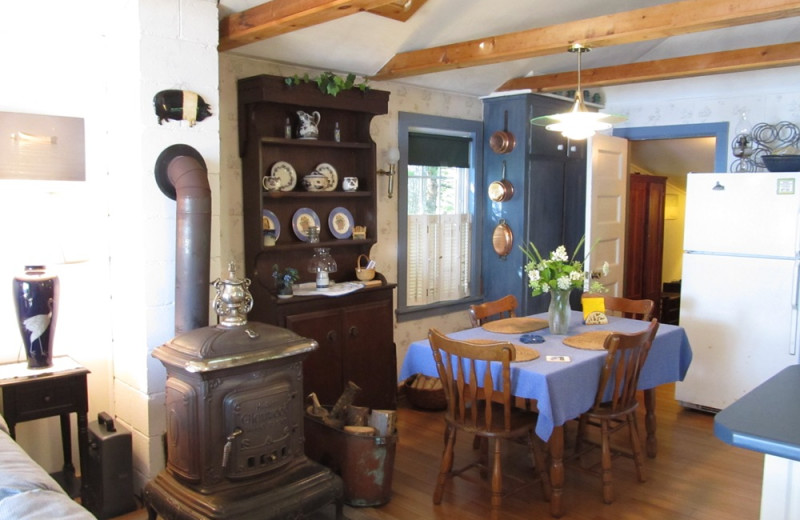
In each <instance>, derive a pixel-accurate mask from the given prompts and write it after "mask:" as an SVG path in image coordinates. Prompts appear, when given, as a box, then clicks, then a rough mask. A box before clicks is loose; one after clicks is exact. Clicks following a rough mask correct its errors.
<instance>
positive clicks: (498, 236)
mask: <svg viewBox="0 0 800 520" xmlns="http://www.w3.org/2000/svg"><path fill="white" fill-rule="evenodd" d="M513 245H514V233H512V232H511V227H509V225H508V223H507V222H506V219H504V218H501V219H500V222H499V223H498V224H497V226H496V227H495V228H494V231H493V232H492V248H494V252H495V253H497V256H499V257H500V258H501V259H503V260H505V259H506V257H507V256H508V255H509V253H511V248H512V247H513Z"/></svg>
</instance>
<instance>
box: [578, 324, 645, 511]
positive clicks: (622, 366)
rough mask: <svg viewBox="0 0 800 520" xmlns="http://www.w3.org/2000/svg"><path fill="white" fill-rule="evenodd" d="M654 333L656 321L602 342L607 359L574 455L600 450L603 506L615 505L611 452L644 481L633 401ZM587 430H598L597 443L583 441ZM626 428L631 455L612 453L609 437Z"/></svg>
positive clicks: (634, 401) (615, 451)
mask: <svg viewBox="0 0 800 520" xmlns="http://www.w3.org/2000/svg"><path fill="white" fill-rule="evenodd" d="M657 331H658V320H656V319H653V320H652V321H650V325H648V327H647V328H646V329H645V330H643V331H642V332H637V333H633V334H623V333H621V332H614V333H613V334H610V335H609V336H608V337H607V338H606V339H605V342H604V344H603V348H604V349H605V350H606V358H605V362H604V363H603V368H602V372H601V373H600V383H599V385H598V387H597V394H596V396H595V400H594V405H593V406H592V408H591V409H590V410H589V411H588V412H586V413H584V414H582V415H581V417H580V420H579V423H578V436H577V439H576V441H575V453H576V455H577V456H579V457H580V456H582V455H584V454H585V451H584V450H583V444H584V442H586V443H587V444H593V445H594V446H599V447H600V449H601V460H600V464H601V466H602V472H601V474H602V481H603V501H604V502H605V503H606V504H610V503H611V502H613V501H614V485H613V480H612V476H611V456H612V452H613V454H618V455H626V456H631V457H632V458H633V460H634V463H635V465H636V476H637V478H638V479H639V482H644V481H645V480H646V475H645V470H644V458H643V456H642V446H641V440H640V438H639V427H638V425H637V423H636V409H637V407H638V405H639V402H638V401H637V399H636V387H637V386H638V385H639V374H640V373H641V370H642V367H643V366H644V362H645V361H646V360H647V354H648V353H649V352H650V346H651V345H652V343H653V338H655V336H656V332H657ZM589 426H594V427H597V428H599V431H600V441H599V442H594V441H589V440H588V439H587V438H586V434H587V428H588V427H589ZM625 426H627V427H628V434H629V440H630V448H631V451H630V452H623V451H620V450H617V449H613V450H612V447H611V435H612V434H613V433H616V432H617V431H619V430H621V429H622V428H624V427H625ZM589 449H591V447H590V448H589ZM586 451H588V450H586Z"/></svg>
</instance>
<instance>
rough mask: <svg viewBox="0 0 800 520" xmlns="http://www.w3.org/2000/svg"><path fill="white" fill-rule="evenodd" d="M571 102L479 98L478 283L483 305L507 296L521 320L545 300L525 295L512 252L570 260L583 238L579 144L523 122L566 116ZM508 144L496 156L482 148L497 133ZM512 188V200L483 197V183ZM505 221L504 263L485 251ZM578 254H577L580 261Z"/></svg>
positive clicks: (582, 150) (519, 259) (582, 146)
mask: <svg viewBox="0 0 800 520" xmlns="http://www.w3.org/2000/svg"><path fill="white" fill-rule="evenodd" d="M570 106H571V103H570V102H568V101H566V100H564V99H559V98H553V97H549V96H543V95H539V94H516V95H511V96H503V97H495V98H487V99H484V114H483V115H484V135H485V136H486V137H485V142H484V145H483V146H484V153H483V158H484V165H483V166H484V184H485V185H484V186H483V192H482V194H480V196H483V197H486V199H485V201H486V204H485V206H484V208H485V209H484V214H483V229H484V233H485V234H486V236H485V239H486V242H485V243H486V244H487V246H486V247H484V249H483V258H482V273H481V275H482V283H483V294H484V297H485V299H486V300H487V301H490V300H495V299H497V298H500V297H502V296H505V295H506V294H513V295H514V296H516V297H517V300H518V301H519V302H520V304H519V305H520V306H519V308H518V309H517V311H518V312H520V313H521V314H531V313H535V312H542V311H545V310H547V306H548V304H549V297H548V296H536V297H532V296H530V291H529V290H528V287H527V279H526V277H525V273H524V271H523V267H524V263H525V255H524V254H523V253H522V251H521V250H520V246H524V245H525V244H527V243H528V242H533V243H534V244H536V247H537V248H538V249H539V252H540V253H542V254H543V255H545V254H548V253H549V252H550V251H552V250H553V249H555V248H556V247H557V246H559V245H561V244H564V245H566V247H567V249H568V251H569V253H570V254H571V253H572V251H573V250H574V248H575V246H576V245H577V243H578V241H579V240H580V239H581V237H582V236H583V234H584V227H585V214H586V143H585V141H578V142H576V141H569V140H568V139H566V138H565V137H563V136H562V135H561V134H560V133H557V132H550V131H548V130H546V129H545V128H544V127H538V126H533V125H531V124H530V120H531V118H533V117H537V116H540V115H547V114H553V113H557V112H562V111H565V110H568V109H569V108H570ZM506 113H507V117H508V127H507V130H508V131H509V132H511V133H512V134H513V135H514V137H515V139H516V145H515V147H514V149H513V150H511V152H508V153H505V154H499V153H495V152H494V151H492V149H491V147H490V146H489V139H490V137H491V135H492V134H493V133H494V132H495V131H497V130H503V129H504V127H505V118H506ZM503 161H505V163H506V179H507V180H508V181H510V182H511V183H512V184H513V186H514V196H513V197H512V198H511V199H510V200H508V201H505V202H493V201H492V200H491V199H489V197H488V194H487V189H488V186H489V184H490V183H491V182H493V181H496V180H499V179H500V178H501V175H502V168H503ZM501 220H505V222H506V223H507V224H508V226H509V227H510V228H511V231H512V233H513V236H514V246H513V247H512V249H511V252H510V253H509V254H508V255H507V256H505V257H499V256H498V255H497V254H496V253H495V252H494V249H493V248H492V247H491V244H492V241H491V238H492V233H493V231H494V229H495V227H496V226H497V224H498V223H500V221H501ZM582 257H583V253H582V252H581V253H580V258H582ZM573 298H574V299H575V301H573V302H572V306H573V308H576V309H577V308H579V304H580V295H579V294H577V292H575V294H573Z"/></svg>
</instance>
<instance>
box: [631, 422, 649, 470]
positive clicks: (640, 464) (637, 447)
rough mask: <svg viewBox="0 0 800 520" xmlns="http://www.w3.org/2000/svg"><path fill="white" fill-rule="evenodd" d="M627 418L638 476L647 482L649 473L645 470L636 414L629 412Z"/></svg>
mask: <svg viewBox="0 0 800 520" xmlns="http://www.w3.org/2000/svg"><path fill="white" fill-rule="evenodd" d="M627 420H628V431H629V432H630V437H631V450H633V462H634V463H635V464H636V477H637V478H638V479H639V482H646V481H647V474H646V473H645V470H644V457H643V456H642V444H641V439H639V426H638V424H636V414H635V413H631V414H628V417H627Z"/></svg>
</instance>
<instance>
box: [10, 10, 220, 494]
mask: <svg viewBox="0 0 800 520" xmlns="http://www.w3.org/2000/svg"><path fill="white" fill-rule="evenodd" d="M3 19H4V20H5V21H6V23H5V24H4V27H3V31H1V32H0V44H2V47H3V48H4V49H5V50H4V52H3V53H0V70H2V76H3V81H0V111H6V112H28V113H35V114H51V115H62V116H73V117H80V118H83V119H84V122H85V128H86V181H85V182H72V183H61V184H53V183H45V182H40V181H28V182H25V181H20V182H11V181H0V220H1V221H2V222H3V223H4V224H3V225H2V226H0V242H2V244H3V254H2V255H0V279H5V280H6V281H7V282H6V283H7V284H8V285H7V287H10V284H11V278H12V277H13V276H14V274H16V273H18V272H19V271H20V269H21V265H20V264H19V262H18V261H17V260H15V259H14V260H12V259H11V255H10V254H9V252H11V251H20V250H22V249H24V248H23V247H20V246H19V242H18V241H17V240H15V237H17V236H18V235H19V233H16V232H15V228H16V227H18V226H19V227H24V225H25V221H24V216H25V215H26V213H27V212H29V211H31V207H30V201H31V200H32V199H34V198H48V199H49V200H55V201H57V202H58V204H57V205H56V204H54V205H51V206H55V207H51V208H49V209H50V210H55V211H53V213H52V215H50V216H48V217H47V218H50V219H52V220H53V221H54V222H62V221H63V220H64V219H65V218H67V217H71V216H72V215H73V214H75V213H77V214H79V215H80V216H82V217H83V220H82V221H81V222H79V223H78V224H76V225H75V226H74V227H76V228H78V229H76V231H78V232H79V233H80V235H82V236H84V237H87V238H88V239H89V240H88V243H89V244H91V247H90V248H89V250H88V251H87V258H88V261H87V262H86V263H83V264H75V265H68V266H62V268H61V269H60V278H61V309H60V313H59V317H58V323H57V332H56V339H55V346H54V352H55V354H56V355H64V354H66V355H69V356H71V357H72V358H74V359H75V360H76V361H78V362H80V363H81V364H83V365H85V366H86V367H88V368H89V369H90V370H91V374H90V375H89V376H88V382H89V394H90V397H89V419H90V420H92V419H93V418H96V415H97V413H99V412H100V411H108V412H110V413H112V414H115V415H117V416H118V420H120V422H121V423H122V424H123V425H124V426H127V427H128V428H129V429H132V430H133V443H134V466H135V481H136V485H137V488H138V487H139V486H141V484H142V483H143V482H145V481H146V480H147V479H149V478H150V477H152V476H154V475H155V473H156V472H157V471H159V470H160V469H162V468H163V448H162V442H161V439H162V433H163V431H164V407H163V391H164V380H165V376H164V370H163V368H162V367H161V364H160V363H159V362H158V361H156V360H154V359H153V358H151V356H150V352H151V351H152V349H153V348H155V347H157V346H159V345H161V344H162V343H164V342H165V341H166V340H168V339H169V338H171V337H172V336H173V335H174V333H173V327H174V311H173V298H174V296H173V288H174V269H175V267H174V262H175V260H174V257H175V253H174V251H175V236H174V235H175V204H174V202H172V201H170V200H169V199H167V198H166V197H165V196H163V195H162V194H161V193H160V191H159V190H158V188H157V186H156V184H155V181H154V176H153V167H154V164H155V161H156V158H157V157H158V154H159V153H160V152H161V150H163V149H164V148H166V147H167V146H169V145H171V144H175V143H179V142H181V143H186V144H189V145H191V146H193V147H195V148H196V149H198V151H200V153H201V154H202V155H203V157H204V159H205V161H206V164H207V166H208V168H209V174H210V175H209V180H210V183H211V186H212V197H215V198H216V199H218V178H219V176H218V171H219V159H218V158H219V133H218V121H219V120H218V110H217V109H218V106H219V102H218V94H217V92H218V86H217V85H218V71H217V63H218V62H217V52H216V43H217V7H216V2H214V1H213V0H141V1H137V0H113V1H105V0H79V1H75V2H62V1H60V0H26V1H25V2H13V3H6V4H4V6H3ZM168 88H178V89H181V88H186V89H190V90H194V91H195V92H198V93H199V94H200V95H202V96H203V98H204V99H205V100H206V101H207V102H209V103H210V104H211V105H212V107H213V112H214V113H215V115H217V117H213V118H210V119H208V120H206V121H203V122H202V123H199V124H198V125H197V126H195V127H194V128H190V127H189V125H188V123H185V122H169V123H165V124H164V125H161V126H160V125H158V124H157V120H156V116H155V113H154V109H153V103H152V99H153V96H154V94H155V93H156V92H158V91H159V90H163V89H168ZM218 208H219V205H218V204H215V206H214V211H215V215H214V224H213V226H212V232H216V234H217V235H219V210H218ZM212 247H216V248H217V250H216V251H218V240H215V239H213V240H212ZM212 257H213V263H212V273H214V274H215V276H217V273H219V268H218V266H219V262H218V258H219V255H218V252H215V253H212ZM7 294H8V297H6V298H0V361H2V362H9V361H16V360H18V359H19V360H24V354H23V353H21V350H20V348H19V347H20V345H21V339H20V337H19V331H18V329H17V328H16V324H15V318H14V309H13V305H12V302H11V298H10V292H9V293H7ZM74 422H75V421H73V423H74ZM17 433H18V438H19V440H20V444H21V445H22V446H23V447H24V448H25V449H26V450H27V451H28V452H29V453H30V454H31V455H32V456H33V457H34V458H35V459H36V460H37V461H39V462H40V463H41V464H42V465H43V466H44V467H45V468H46V469H47V470H48V471H55V470H57V469H60V465H61V455H60V453H61V452H60V443H59V439H60V437H59V436H58V419H52V420H44V421H34V422H30V423H22V424H21V425H20V426H19V427H18V429H17ZM73 444H76V435H73ZM73 451H74V452H75V454H74V457H73V458H74V460H76V461H77V460H78V458H77V450H76V449H73Z"/></svg>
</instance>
